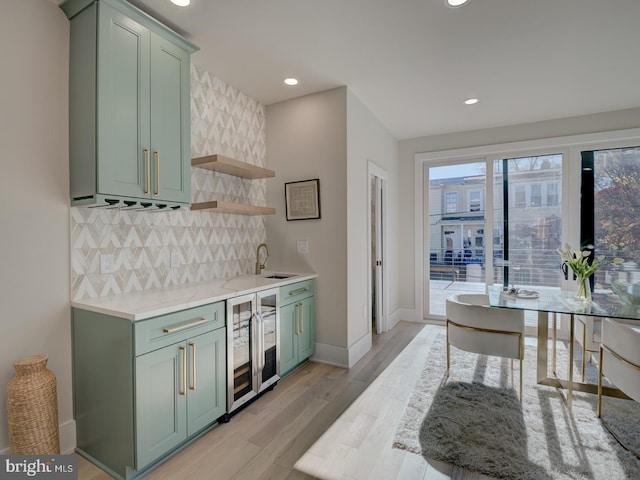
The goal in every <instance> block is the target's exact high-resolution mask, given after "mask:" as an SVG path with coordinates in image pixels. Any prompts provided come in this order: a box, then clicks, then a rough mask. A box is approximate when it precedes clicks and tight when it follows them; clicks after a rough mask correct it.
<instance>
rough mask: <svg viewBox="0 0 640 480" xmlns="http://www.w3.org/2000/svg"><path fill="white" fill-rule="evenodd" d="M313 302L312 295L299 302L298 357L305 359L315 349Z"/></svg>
mask: <svg viewBox="0 0 640 480" xmlns="http://www.w3.org/2000/svg"><path fill="white" fill-rule="evenodd" d="M314 307H315V302H314V298H313V297H309V298H305V299H304V300H302V301H301V302H300V310H299V312H300V333H299V334H298V357H299V358H300V360H301V361H304V360H306V359H307V358H309V357H310V356H311V355H313V352H314V351H315V346H316V338H315V308H314Z"/></svg>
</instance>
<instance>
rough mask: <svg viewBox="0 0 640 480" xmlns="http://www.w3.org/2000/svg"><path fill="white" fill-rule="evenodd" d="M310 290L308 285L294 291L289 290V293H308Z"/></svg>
mask: <svg viewBox="0 0 640 480" xmlns="http://www.w3.org/2000/svg"><path fill="white" fill-rule="evenodd" d="M308 291H309V289H308V288H307V287H304V288H299V289H297V290H294V291H293V292H289V295H300V294H301V293H306V292H308Z"/></svg>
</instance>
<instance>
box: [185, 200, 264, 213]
mask: <svg viewBox="0 0 640 480" xmlns="http://www.w3.org/2000/svg"><path fill="white" fill-rule="evenodd" d="M191 210H207V211H210V212H219V213H235V214H238V215H274V214H275V213H276V209H275V208H272V207H261V206H258V205H246V204H243V203H233V202H219V201H212V202H199V203H192V204H191Z"/></svg>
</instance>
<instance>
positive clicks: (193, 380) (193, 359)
mask: <svg viewBox="0 0 640 480" xmlns="http://www.w3.org/2000/svg"><path fill="white" fill-rule="evenodd" d="M189 346H190V347H191V385H190V386H189V389H191V390H195V389H196V344H195V343H193V342H189Z"/></svg>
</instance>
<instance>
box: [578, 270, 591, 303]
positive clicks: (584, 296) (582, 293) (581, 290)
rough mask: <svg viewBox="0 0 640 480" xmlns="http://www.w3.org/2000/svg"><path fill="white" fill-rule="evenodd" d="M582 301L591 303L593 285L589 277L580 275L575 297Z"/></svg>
mask: <svg viewBox="0 0 640 480" xmlns="http://www.w3.org/2000/svg"><path fill="white" fill-rule="evenodd" d="M574 298H575V299H576V300H578V301H579V302H581V303H591V285H590V283H589V277H586V276H581V275H578V290H577V291H576V295H575V297H574Z"/></svg>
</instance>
